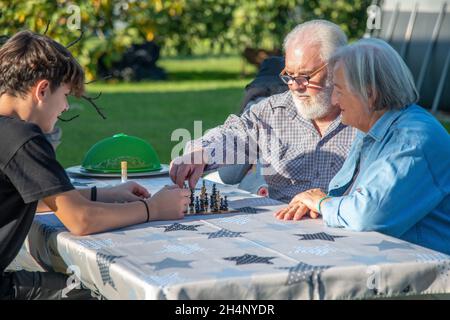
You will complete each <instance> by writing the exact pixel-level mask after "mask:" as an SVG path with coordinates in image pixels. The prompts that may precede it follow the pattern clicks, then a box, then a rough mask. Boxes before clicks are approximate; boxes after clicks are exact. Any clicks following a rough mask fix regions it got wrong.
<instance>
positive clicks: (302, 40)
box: [283, 20, 347, 62]
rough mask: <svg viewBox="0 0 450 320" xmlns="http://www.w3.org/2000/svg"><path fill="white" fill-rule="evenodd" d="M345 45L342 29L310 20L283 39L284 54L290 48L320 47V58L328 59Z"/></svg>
mask: <svg viewBox="0 0 450 320" xmlns="http://www.w3.org/2000/svg"><path fill="white" fill-rule="evenodd" d="M346 44H347V36H346V35H345V33H344V32H343V31H342V29H341V28H340V27H339V26H338V25H336V24H334V23H332V22H330V21H327V20H311V21H308V22H305V23H301V24H299V25H297V26H296V27H295V28H294V29H293V30H292V31H291V32H289V33H288V35H287V36H286V37H285V38H284V42H283V49H284V52H286V51H287V50H288V49H289V48H290V47H291V46H293V45H294V46H296V45H301V46H305V45H306V46H314V45H320V57H321V58H322V60H323V61H325V62H326V61H328V59H329V58H330V57H331V56H332V55H333V54H334V53H335V51H336V50H337V49H338V48H340V47H342V46H345V45H346Z"/></svg>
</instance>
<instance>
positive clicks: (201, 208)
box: [199, 199, 205, 212]
mask: <svg viewBox="0 0 450 320" xmlns="http://www.w3.org/2000/svg"><path fill="white" fill-rule="evenodd" d="M199 212H205V200H203V199H200V211H199Z"/></svg>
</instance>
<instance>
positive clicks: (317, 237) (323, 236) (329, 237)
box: [294, 232, 345, 242]
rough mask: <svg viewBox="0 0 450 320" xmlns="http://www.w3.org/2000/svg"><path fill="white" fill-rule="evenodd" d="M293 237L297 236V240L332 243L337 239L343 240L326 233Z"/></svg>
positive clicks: (302, 234) (303, 234)
mask: <svg viewBox="0 0 450 320" xmlns="http://www.w3.org/2000/svg"><path fill="white" fill-rule="evenodd" d="M294 236H299V237H300V239H298V240H325V241H333V242H334V239H337V238H345V236H333V235H331V234H329V233H326V232H318V233H301V234H294Z"/></svg>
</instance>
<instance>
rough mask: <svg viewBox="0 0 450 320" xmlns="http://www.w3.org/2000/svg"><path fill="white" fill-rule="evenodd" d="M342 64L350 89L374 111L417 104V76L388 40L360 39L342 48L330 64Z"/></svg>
mask: <svg viewBox="0 0 450 320" xmlns="http://www.w3.org/2000/svg"><path fill="white" fill-rule="evenodd" d="M337 62H340V63H342V65H343V67H344V75H345V80H346V82H347V84H348V85H349V87H350V89H351V90H352V91H353V92H355V93H357V94H358V95H359V96H360V97H361V99H362V100H363V101H364V102H365V103H366V104H367V105H369V99H370V98H371V97H372V96H373V94H375V99H374V101H373V102H372V106H371V108H372V109H373V110H382V109H400V108H402V107H404V106H407V105H410V104H412V103H416V102H417V101H418V100H419V93H418V91H417V89H416V85H415V84H414V79H413V76H412V74H411V71H410V70H409V68H408V66H407V65H406V64H405V62H404V61H403V59H402V58H401V57H400V55H399V54H398V53H397V52H396V51H395V50H394V49H393V48H392V47H391V46H390V45H389V44H388V43H386V42H385V41H383V40H380V39H375V38H369V39H361V40H359V41H357V42H355V43H353V44H351V45H349V46H346V47H343V48H341V49H339V50H338V51H337V52H336V54H335V55H334V56H333V57H331V59H330V65H335V64H336V63H337Z"/></svg>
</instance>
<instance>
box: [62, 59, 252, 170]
mask: <svg viewBox="0 0 450 320" xmlns="http://www.w3.org/2000/svg"><path fill="white" fill-rule="evenodd" d="M160 65H161V66H162V67H164V68H165V69H166V71H167V72H168V74H169V80H168V81H160V82H140V83H117V84H110V83H107V84H106V83H93V84H90V85H88V86H87V88H88V90H89V91H90V94H91V95H95V94H96V93H98V92H103V94H102V96H101V98H100V99H99V100H97V101H98V105H99V106H101V107H102V108H104V113H105V115H106V116H107V120H103V119H101V118H100V116H98V115H97V113H96V112H95V110H94V109H93V108H92V107H91V106H90V105H89V104H88V103H86V102H85V101H82V100H77V99H72V100H71V109H72V110H71V111H69V112H68V113H66V114H65V115H64V117H65V118H69V116H72V115H75V114H80V117H79V118H77V119H75V120H73V121H71V122H61V121H60V122H59V124H58V125H59V126H61V128H62V129H63V139H62V143H61V144H60V146H59V147H58V150H57V156H58V159H59V161H60V162H61V163H62V164H63V166H64V167H68V166H72V165H77V164H80V163H81V161H82V159H83V156H84V154H85V153H86V151H87V150H88V149H89V148H90V147H91V146H92V145H93V144H94V143H95V142H97V141H99V140H101V139H103V138H106V137H109V136H112V135H113V134H116V133H121V132H123V133H126V134H129V135H135V136H138V137H141V138H143V139H145V140H147V141H149V142H150V143H151V144H152V145H153V147H154V148H155V149H156V151H157V153H158V155H159V156H160V159H161V161H162V162H163V163H169V161H170V153H171V150H172V148H173V146H175V145H176V144H177V143H179V141H171V134H172V132H173V131H174V130H175V129H177V128H186V129H188V130H189V131H190V132H191V133H192V134H193V124H194V121H195V120H202V121H203V123H202V125H203V131H204V130H206V129H208V128H211V127H214V126H216V125H218V124H220V123H222V122H223V121H224V120H225V119H226V117H227V116H228V115H229V114H230V113H236V112H237V111H238V110H239V105H240V102H241V99H242V97H243V92H244V87H245V85H246V84H247V83H248V82H250V81H251V79H252V77H253V75H252V74H251V72H254V71H255V69H254V68H253V67H252V66H248V65H247V66H246V71H247V72H250V75H249V76H247V77H242V76H241V71H242V61H241V59H239V58H238V57H222V58H195V59H193V58H191V59H166V60H162V61H161V63H160Z"/></svg>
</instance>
